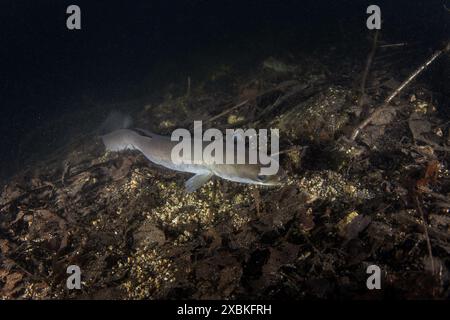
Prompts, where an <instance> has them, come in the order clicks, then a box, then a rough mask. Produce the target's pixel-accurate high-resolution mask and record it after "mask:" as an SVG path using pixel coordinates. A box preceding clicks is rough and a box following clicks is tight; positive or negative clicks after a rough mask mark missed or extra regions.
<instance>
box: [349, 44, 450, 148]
mask: <svg viewBox="0 0 450 320" xmlns="http://www.w3.org/2000/svg"><path fill="white" fill-rule="evenodd" d="M449 51H450V42H449V43H448V44H447V46H446V47H445V48H444V49H441V50H438V51H436V52H435V53H434V54H433V55H432V56H431V57H430V58H429V59H428V60H427V61H426V62H425V63H424V64H422V65H421V66H420V67H419V68H417V69H416V70H415V71H414V72H413V73H412V74H411V75H410V76H409V77H408V78H407V79H406V80H405V81H403V82H402V83H401V84H400V86H399V87H398V88H397V89H395V90H394V92H392V93H391V94H390V95H389V96H388V97H387V98H386V99H385V100H384V102H383V104H382V105H381V106H380V107H378V108H377V109H376V110H375V111H374V112H372V114H371V115H370V116H369V117H367V118H366V119H365V120H364V121H362V122H361V123H360V124H359V125H358V126H357V127H356V128H355V129H354V130H353V132H352V134H351V136H350V139H351V140H355V139H356V138H357V137H358V135H359V134H360V132H361V131H362V130H363V129H364V128H365V127H366V126H367V125H369V124H370V123H371V122H372V120H373V119H374V118H375V117H377V116H378V115H379V114H380V113H381V112H383V111H384V110H385V109H386V108H387V107H388V106H389V104H390V103H391V101H392V100H393V99H394V98H395V97H396V96H397V95H398V94H399V93H400V92H402V91H403V89H405V88H406V87H407V86H408V85H409V84H410V83H411V82H412V81H413V80H414V79H415V78H417V76H418V75H419V74H421V73H422V72H423V71H424V70H425V69H427V68H428V67H429V66H430V65H431V64H432V63H433V62H434V61H435V60H436V59H437V58H438V57H440V56H441V55H442V54H443V53H446V52H449Z"/></svg>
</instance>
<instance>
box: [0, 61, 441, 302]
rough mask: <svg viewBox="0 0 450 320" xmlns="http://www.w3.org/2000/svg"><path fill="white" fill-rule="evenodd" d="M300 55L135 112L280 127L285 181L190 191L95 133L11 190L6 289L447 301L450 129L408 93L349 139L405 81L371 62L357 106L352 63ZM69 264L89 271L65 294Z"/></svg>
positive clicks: (2, 203) (0, 207)
mask: <svg viewBox="0 0 450 320" xmlns="http://www.w3.org/2000/svg"><path fill="white" fill-rule="evenodd" d="M291 61H292V64H289V65H288V64H286V63H283V62H281V61H278V60H275V59H269V60H266V61H265V62H261V68H260V69H259V71H255V73H254V74H252V75H251V76H247V77H244V76H242V77H240V78H236V79H235V78H234V77H225V76H224V74H225V75H226V73H227V72H231V69H230V68H222V69H221V73H220V77H221V78H222V79H235V80H233V81H235V83H231V84H230V85H229V86H228V87H230V88H234V91H233V90H231V91H230V92H224V91H220V92H219V91H217V90H210V91H207V90H204V89H203V88H211V87H208V82H206V83H203V84H202V83H198V84H194V83H192V84H191V82H190V81H189V91H188V92H189V94H186V95H183V96H180V97H173V96H167V97H166V99H165V100H164V101H163V102H162V103H160V104H147V106H145V107H142V111H141V112H140V113H139V114H137V115H135V118H136V119H137V120H138V123H137V126H138V127H141V128H148V129H150V130H152V131H155V132H158V133H161V134H170V132H171V131H172V130H173V129H174V128H177V127H184V128H189V129H192V124H193V121H194V120H204V124H205V126H211V127H212V126H214V127H215V128H219V129H226V128H229V127H233V126H236V125H239V126H241V127H244V128H247V127H255V128H269V127H276V128H279V129H280V139H281V151H282V152H281V164H282V166H283V168H284V169H285V170H286V171H287V173H288V181H287V183H286V184H285V185H283V186H281V187H275V188H270V187H259V186H252V185H242V184H237V183H233V182H229V181H225V180H220V179H214V180H212V181H211V182H209V183H208V184H207V185H205V186H204V187H202V188H201V189H199V190H198V191H197V192H195V193H191V194H186V192H185V191H184V181H185V180H186V178H187V176H188V175H186V174H182V173H176V172H173V171H169V170H167V169H164V168H160V167H157V166H155V165H152V164H150V163H149V162H148V161H146V159H144V157H143V156H142V155H139V154H137V153H135V152H131V151H128V152H123V153H120V154H117V153H105V152H104V149H103V146H102V144H101V142H100V140H99V139H98V137H95V136H91V138H90V139H84V140H83V141H81V142H79V143H77V144H71V145H69V146H68V147H67V148H66V149H65V150H60V151H58V152H57V153H55V154H53V155H52V156H51V157H49V158H48V159H47V160H45V161H43V162H42V163H40V164H39V165H35V166H33V167H32V168H30V169H28V170H24V171H23V172H22V173H20V174H18V175H16V176H15V177H14V178H13V179H11V180H10V181H9V182H8V184H7V185H5V187H4V188H3V191H2V194H1V198H0V250H1V255H0V296H1V297H2V298H4V299H13V298H35V299H49V298H95V299H105V298H106V299H117V298H124V299H157V298H164V299H175V298H196V299H238V298H245V299H249V298H252V299H256V298H264V299H275V298H280V299H281V298H295V299H299V298H342V297H343V298H380V297H383V296H386V297H397V298H445V297H447V298H448V297H449V292H450V291H449V290H450V287H449V283H450V282H449V281H450V279H449V272H448V268H449V266H450V216H449V212H450V211H449V210H450V173H449V172H450V171H449V159H448V152H447V151H448V147H447V144H448V140H449V139H448V137H449V127H448V124H449V121H447V120H445V119H443V117H442V116H441V115H440V114H439V111H438V110H437V108H434V107H431V106H432V105H434V104H436V101H435V100H434V99H433V94H432V92H430V91H429V90H428V89H427V87H426V86H425V85H423V84H417V85H416V86H415V87H409V88H405V89H404V92H405V93H408V94H407V95H403V96H397V97H396V102H397V105H396V106H395V111H394V112H390V111H392V110H390V109H389V107H386V108H387V110H386V113H378V114H376V115H374V114H372V116H371V119H370V121H369V122H367V124H366V125H365V126H364V127H360V128H359V129H360V131H361V132H360V136H359V140H358V141H359V142H358V141H351V140H350V139H345V136H346V135H347V134H348V132H349V130H351V129H352V128H354V122H353V120H354V118H355V115H356V116H358V115H360V114H362V113H363V112H364V110H362V108H363V107H364V108H365V107H366V104H367V103H373V101H372V100H371V99H374V100H376V99H377V98H376V96H383V94H384V95H385V96H386V95H387V94H388V91H389V88H388V87H387V86H386V83H388V80H392V81H397V83H398V82H399V81H401V80H402V79H397V78H396V77H395V76H393V75H392V74H390V73H388V72H386V71H385V70H383V69H382V68H380V67H379V66H377V65H374V66H372V68H371V70H372V71H373V72H371V74H370V75H369V76H367V82H368V83H370V84H371V86H370V88H365V90H364V95H365V97H366V98H367V100H365V105H362V104H360V103H359V102H358V101H357V99H356V98H355V97H356V96H357V95H358V92H356V93H355V92H354V90H353V87H352V82H351V81H348V79H353V78H355V76H356V75H355V72H354V68H353V67H352V63H343V64H342V66H340V69H339V70H340V72H339V73H333V72H329V71H327V70H329V69H332V66H333V64H335V58H334V57H333V58H332V59H328V60H327V59H326V58H323V59H322V62H319V60H314V59H309V60H308V61H303V62H299V64H298V65H295V64H294V62H293V60H292V59H291ZM327 61H328V63H327ZM344 62H345V61H344ZM345 66H349V68H348V69H346V68H345ZM391 69H392V68H391ZM299 70H301V73H300V72H299ZM377 75H378V76H379V75H382V76H380V78H377V77H378V76H377ZM217 77H219V75H218V74H216V75H214V79H212V80H208V81H216V80H217ZM365 81H366V80H365ZM377 83H378V85H377ZM394 87H395V86H394ZM376 93H377V94H376ZM369 97H371V98H369ZM411 97H414V99H412V98H411ZM424 106H427V107H424ZM419 107H421V108H419ZM418 108H419V109H421V110H422V111H418ZM424 110H425V111H424ZM362 129H364V130H362ZM372 264H375V265H378V266H379V267H380V268H381V269H382V270H383V272H384V274H385V278H384V280H383V281H384V282H383V290H381V291H380V292H373V291H369V290H367V288H366V278H367V274H366V268H367V266H368V265H372ZM69 265H77V266H79V267H80V269H81V271H82V289H81V290H68V289H67V288H66V279H67V276H68V275H67V273H66V270H67V267H68V266H69Z"/></svg>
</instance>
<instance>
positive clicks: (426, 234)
mask: <svg viewBox="0 0 450 320" xmlns="http://www.w3.org/2000/svg"><path fill="white" fill-rule="evenodd" d="M414 202H415V204H416V208H417V210H418V211H419V213H420V217H421V218H422V223H423V229H424V234H425V239H426V241H427V250H428V255H429V257H430V262H431V270H432V273H433V275H434V274H435V271H436V269H435V267H434V258H433V251H432V248H431V240H430V235H429V234H428V226H427V223H426V221H425V215H424V213H423V210H422V207H421V206H420V203H419V199H418V197H417V195H414Z"/></svg>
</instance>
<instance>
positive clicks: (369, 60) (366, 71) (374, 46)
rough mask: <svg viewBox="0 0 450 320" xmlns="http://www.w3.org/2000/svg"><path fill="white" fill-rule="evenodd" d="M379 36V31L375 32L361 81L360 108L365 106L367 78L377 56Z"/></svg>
mask: <svg viewBox="0 0 450 320" xmlns="http://www.w3.org/2000/svg"><path fill="white" fill-rule="evenodd" d="M378 35H379V30H378V29H377V30H376V31H375V35H374V36H373V43H372V50H370V52H369V55H368V56H367V61H366V67H365V68H364V73H363V77H362V80H361V87H360V90H359V92H360V96H359V100H358V107H360V108H361V107H362V106H363V104H364V96H365V90H366V83H367V77H368V75H369V71H370V66H371V65H372V60H373V57H374V55H375V51H376V49H377V43H378Z"/></svg>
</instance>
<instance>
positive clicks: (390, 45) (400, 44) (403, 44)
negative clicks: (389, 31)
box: [379, 42, 408, 48]
mask: <svg viewBox="0 0 450 320" xmlns="http://www.w3.org/2000/svg"><path fill="white" fill-rule="evenodd" d="M407 45H408V43H407V42H402V43H391V44H383V45H381V46H379V48H396V47H404V46H407Z"/></svg>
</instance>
